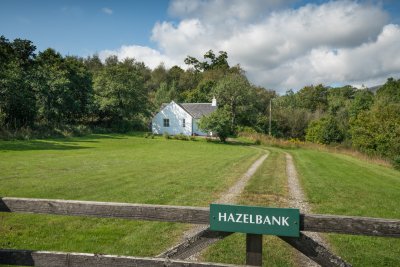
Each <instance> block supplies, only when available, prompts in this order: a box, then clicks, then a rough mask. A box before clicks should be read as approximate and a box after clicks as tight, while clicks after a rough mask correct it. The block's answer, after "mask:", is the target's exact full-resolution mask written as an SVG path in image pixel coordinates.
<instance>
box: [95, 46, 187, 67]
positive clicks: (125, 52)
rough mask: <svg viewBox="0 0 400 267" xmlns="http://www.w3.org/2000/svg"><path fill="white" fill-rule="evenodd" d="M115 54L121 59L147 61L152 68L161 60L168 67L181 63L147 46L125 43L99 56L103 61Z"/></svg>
mask: <svg viewBox="0 0 400 267" xmlns="http://www.w3.org/2000/svg"><path fill="white" fill-rule="evenodd" d="M113 55H114V56H117V57H118V59H119V60H121V61H122V60H124V59H125V58H134V59H136V60H137V61H139V62H145V63H146V65H147V66H148V67H150V68H155V67H157V66H158V65H159V64H160V63H161V62H163V63H164V65H165V66H166V67H172V66H174V65H177V64H180V62H176V61H174V60H172V59H171V58H170V57H167V56H165V55H162V54H161V53H160V52H159V51H157V50H154V49H151V48H149V47H146V46H138V45H130V46H125V45H124V46H122V47H121V48H119V49H117V50H104V51H101V52H100V53H99V57H100V59H101V60H103V61H104V60H105V59H106V58H107V57H109V56H113Z"/></svg>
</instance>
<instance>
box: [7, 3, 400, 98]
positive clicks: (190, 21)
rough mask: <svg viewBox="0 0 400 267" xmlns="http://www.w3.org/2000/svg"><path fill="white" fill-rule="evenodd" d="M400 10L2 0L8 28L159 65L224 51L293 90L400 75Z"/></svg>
mask: <svg viewBox="0 0 400 267" xmlns="http://www.w3.org/2000/svg"><path fill="white" fill-rule="evenodd" d="M399 14H400V1H396V0H383V1H379V0H365V1H352V0H340V1H324V0H314V1H306V0H273V1H272V0H269V1H267V0H251V1H248V0H247V1H244V0H171V1H167V0H146V1H110V0H107V1H106V0H97V1H89V0H86V1H76V0H75V1H73V0H70V1H66V0H59V1H56V0H53V1H44V0H36V1H33V0H0V35H4V36H5V37H6V38H8V39H10V40H13V39H14V38H23V39H29V40H31V41H33V43H34V44H35V45H36V46H37V48H38V50H39V51H42V50H44V49H46V48H47V47H52V48H54V49H56V50H57V51H59V52H61V53H62V54H64V55H77V56H83V57H85V56H88V55H91V54H93V53H98V54H99V55H100V57H101V58H102V59H104V58H105V57H107V56H109V55H117V56H118V57H119V58H120V59H121V60H122V59H123V58H126V57H134V58H136V59H137V60H139V61H144V62H145V63H146V64H147V65H148V66H150V67H152V68H153V67H155V66H157V65H158V64H159V63H160V62H163V63H164V64H165V66H166V67H171V66H173V65H180V66H182V67H185V66H184V64H183V59H184V58H185V57H186V56H187V55H192V56H196V57H201V56H202V55H203V54H204V53H205V52H206V51H208V50H209V49H213V50H214V51H220V50H223V51H227V52H228V55H229V62H230V64H231V65H234V64H238V63H239V64H240V65H241V66H242V67H243V68H244V69H245V70H246V72H247V75H248V77H249V79H250V80H251V81H252V82H253V83H255V84H257V85H262V86H264V87H267V88H272V89H276V90H278V91H281V92H284V91H285V90H287V89H294V90H297V89H299V88H301V87H302V86H305V85H309V84H315V83H324V84H327V85H341V84H352V85H355V86H360V85H362V84H364V85H366V86H372V85H375V84H379V83H382V82H384V81H385V80H386V78H387V77H390V76H395V77H397V78H400V77H398V76H399V75H400V62H399V60H396V58H397V55H399V54H400V26H399V24H400V15H399Z"/></svg>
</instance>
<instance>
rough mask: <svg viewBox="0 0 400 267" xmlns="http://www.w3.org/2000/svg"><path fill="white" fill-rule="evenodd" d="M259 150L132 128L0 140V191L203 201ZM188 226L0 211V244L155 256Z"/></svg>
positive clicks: (119, 199) (122, 199)
mask: <svg viewBox="0 0 400 267" xmlns="http://www.w3.org/2000/svg"><path fill="white" fill-rule="evenodd" d="M260 154H261V153H260V152H258V151H257V150H254V149H251V148H248V147H245V146H238V145H225V144H215V143H207V142H205V141H195V142H192V141H190V142H189V141H177V140H165V139H163V138H155V139H145V138H142V137H138V136H135V135H115V134H109V135H90V136H86V137H80V138H70V139H52V140H31V141H0V169H1V173H0V196H15V197H35V198H54V199H74V200H94V201H115V202H130V203H156V204H171V205H193V206H207V205H208V204H209V203H210V202H211V201H212V200H214V199H217V198H218V197H219V195H220V194H221V193H222V192H223V191H224V190H225V188H227V187H229V186H231V185H232V184H233V183H234V182H235V180H236V179H237V178H239V177H240V175H241V174H242V173H244V172H245V171H246V169H247V168H248V167H249V166H250V165H251V164H252V162H253V161H254V160H255V159H256V158H257V157H258V156H259V155H260ZM186 228H187V226H185V225H182V224H172V223H155V222H139V221H128V220H116V219H115V220H113V219H96V218H83V217H63V216H51V215H32V214H8V213H1V214H0V236H1V239H0V247H2V248H19V249H35V250H56V251H75V252H91V253H105V254H121V255H137V256H154V255H156V254H157V253H159V252H161V251H162V250H164V249H166V248H168V247H169V246H171V245H172V244H174V242H176V241H177V240H178V239H179V238H180V237H181V234H182V231H183V230H184V229H186Z"/></svg>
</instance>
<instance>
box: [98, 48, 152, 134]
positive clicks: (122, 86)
mask: <svg viewBox="0 0 400 267" xmlns="http://www.w3.org/2000/svg"><path fill="white" fill-rule="evenodd" d="M141 70H142V65H141V64H140V63H137V62H136V61H134V60H133V59H125V60H124V61H123V62H118V59H117V57H115V56H112V57H109V58H107V60H106V63H105V66H104V67H103V69H102V70H101V71H100V72H99V73H98V74H97V75H96V76H95V77H94V91H95V101H96V103H97V105H98V108H99V115H100V117H101V119H102V120H103V121H105V122H107V123H108V125H110V126H111V125H112V124H114V125H115V124H117V125H118V124H119V123H122V122H123V121H131V120H134V119H137V118H138V117H140V116H141V115H143V116H144V115H148V114H149V105H148V98H147V91H146V89H145V87H144V81H143V77H142V76H141Z"/></svg>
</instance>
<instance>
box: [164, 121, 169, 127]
mask: <svg viewBox="0 0 400 267" xmlns="http://www.w3.org/2000/svg"><path fill="white" fill-rule="evenodd" d="M164 127H169V119H164Z"/></svg>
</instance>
